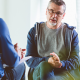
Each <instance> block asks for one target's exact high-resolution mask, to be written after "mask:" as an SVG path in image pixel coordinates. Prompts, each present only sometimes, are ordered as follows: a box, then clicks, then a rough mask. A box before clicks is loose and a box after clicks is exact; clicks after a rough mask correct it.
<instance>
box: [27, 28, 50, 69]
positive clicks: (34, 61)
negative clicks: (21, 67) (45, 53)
mask: <svg viewBox="0 0 80 80" xmlns="http://www.w3.org/2000/svg"><path fill="white" fill-rule="evenodd" d="M35 29H36V28H35V27H33V28H31V29H30V31H29V33H28V36H27V47H26V50H27V51H26V57H27V56H32V58H30V59H29V60H27V61H26V63H27V65H28V66H29V67H31V68H35V67H36V66H37V65H38V64H39V63H40V62H42V61H47V60H48V58H49V57H40V56H39V55H38V52H37V41H36V40H35Z"/></svg>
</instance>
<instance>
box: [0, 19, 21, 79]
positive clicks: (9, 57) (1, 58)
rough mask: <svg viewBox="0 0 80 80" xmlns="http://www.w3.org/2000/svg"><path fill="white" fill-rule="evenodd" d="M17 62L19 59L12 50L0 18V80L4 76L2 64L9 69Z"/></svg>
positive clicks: (4, 25)
mask: <svg viewBox="0 0 80 80" xmlns="http://www.w3.org/2000/svg"><path fill="white" fill-rule="evenodd" d="M19 61H20V57H19V56H18V54H17V52H16V51H15V49H14V45H13V44H12V41H11V38H10V34H9V30H8V27H7V25H6V23H5V22H4V21H3V19H1V18H0V78H1V77H3V76H4V69H3V64H4V63H5V64H6V65H8V66H10V67H16V66H17V65H18V64H19Z"/></svg>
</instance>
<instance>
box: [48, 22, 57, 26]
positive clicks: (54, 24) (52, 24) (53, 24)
mask: <svg viewBox="0 0 80 80" xmlns="http://www.w3.org/2000/svg"><path fill="white" fill-rule="evenodd" d="M56 24H57V23H50V22H49V25H51V26H56Z"/></svg>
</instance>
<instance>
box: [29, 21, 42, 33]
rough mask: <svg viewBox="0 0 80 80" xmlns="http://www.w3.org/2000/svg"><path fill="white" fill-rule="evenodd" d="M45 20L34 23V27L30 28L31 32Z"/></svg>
mask: <svg viewBox="0 0 80 80" xmlns="http://www.w3.org/2000/svg"><path fill="white" fill-rule="evenodd" d="M43 23H44V22H36V23H35V24H34V26H33V27H32V28H30V30H29V32H33V31H35V30H36V26H40V25H41V24H43Z"/></svg>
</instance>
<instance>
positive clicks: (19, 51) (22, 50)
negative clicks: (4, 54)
mask: <svg viewBox="0 0 80 80" xmlns="http://www.w3.org/2000/svg"><path fill="white" fill-rule="evenodd" d="M14 48H15V50H16V52H17V53H18V55H19V56H20V59H22V58H24V57H25V52H24V51H26V49H21V48H19V46H18V43H16V44H15V45H14Z"/></svg>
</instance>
